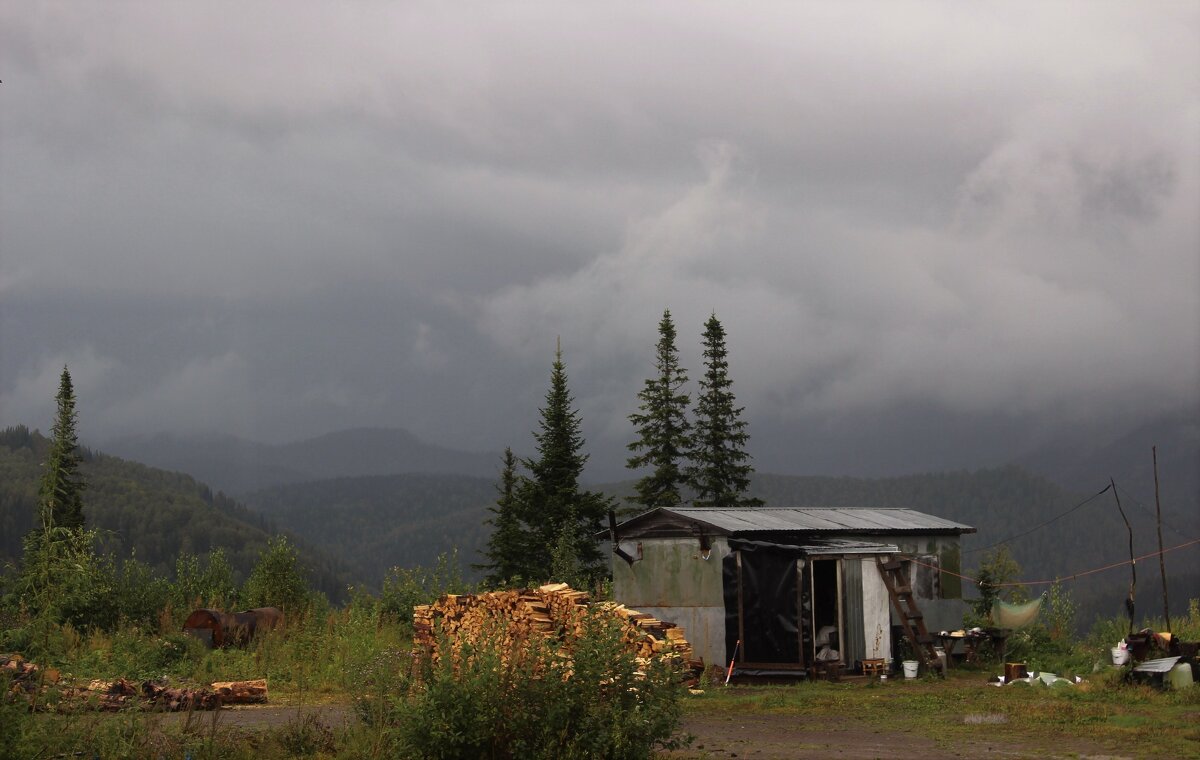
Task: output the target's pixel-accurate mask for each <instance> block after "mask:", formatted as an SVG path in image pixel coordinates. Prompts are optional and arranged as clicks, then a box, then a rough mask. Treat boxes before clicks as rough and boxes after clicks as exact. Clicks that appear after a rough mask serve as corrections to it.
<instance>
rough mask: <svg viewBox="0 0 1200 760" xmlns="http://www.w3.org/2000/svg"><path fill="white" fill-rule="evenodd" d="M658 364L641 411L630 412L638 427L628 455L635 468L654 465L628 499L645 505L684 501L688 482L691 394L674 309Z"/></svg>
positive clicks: (661, 335) (665, 322)
mask: <svg viewBox="0 0 1200 760" xmlns="http://www.w3.org/2000/svg"><path fill="white" fill-rule="evenodd" d="M655 351H656V353H655V361H654V367H655V369H656V370H657V371H658V374H657V376H655V377H652V378H647V380H646V383H645V385H644V386H643V388H642V390H641V391H640V392H639V393H638V399H639V400H640V401H641V404H640V405H639V406H638V409H639V411H638V412H636V413H634V414H631V415H629V421H630V422H632V423H633V425H634V427H635V428H636V429H637V440H635V441H633V442H632V443H630V444H629V450H630V451H631V452H633V456H631V457H630V458H629V459H628V460H627V461H626V466H627V467H628V468H629V469H631V470H636V469H641V468H644V467H649V468H651V471H650V472H649V473H647V474H646V475H645V476H643V477H642V478H641V479H639V480H638V481H637V483H636V484H635V485H634V488H635V490H636V495H634V496H631V497H629V501H630V502H632V503H634V504H637V505H639V506H641V507H643V508H645V509H655V508H657V507H674V506H678V505H679V504H680V502H682V501H683V497H682V489H683V487H684V485H685V484H686V482H687V476H686V473H685V458H686V457H687V452H688V449H689V448H690V447H691V445H692V443H691V425H690V423H689V422H688V417H687V410H688V404H689V403H690V400H691V399H690V398H689V396H688V394H686V393H683V392H681V389H682V388H683V386H684V385H685V384H686V383H687V380H688V377H687V370H685V369H684V368H683V367H681V366H679V351H678V350H677V349H676V348H675V324H674V323H673V322H672V321H671V312H670V311H669V310H664V311H663V316H662V320H661V321H660V322H659V323H658V345H657V347H656V349H655Z"/></svg>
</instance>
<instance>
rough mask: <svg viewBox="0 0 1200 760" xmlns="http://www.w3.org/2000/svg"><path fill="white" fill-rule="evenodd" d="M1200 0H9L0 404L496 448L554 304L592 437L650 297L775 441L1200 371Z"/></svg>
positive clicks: (1085, 409)
mask: <svg viewBox="0 0 1200 760" xmlns="http://www.w3.org/2000/svg"><path fill="white" fill-rule="evenodd" d="M1197 16H1198V13H1197V10H1196V8H1195V6H1194V4H1188V3H1154V4H1149V5H1139V6H1137V7H1133V6H1126V5H1121V4H1097V3H1087V4H1068V3H1062V4H1043V3H1031V4H1025V5H1014V4H1011V3H1003V4H995V5H983V4H972V5H962V4H942V3H891V2H889V3H882V2H880V3H854V4H834V3H811V4H781V5H765V6H760V8H759V12H756V13H753V14H749V13H744V12H742V11H741V10H739V9H735V8H733V7H730V6H726V5H722V4H703V3H686V4H654V5H652V6H646V5H644V4H628V5H622V4H610V5H608V6H606V7H605V8H603V9H595V8H585V7H582V6H580V7H574V8H573V7H563V6H561V5H542V4H527V5H511V4H509V5H503V6H497V5H490V4H481V5H478V6H469V5H468V6H461V5H454V6H446V5H441V4H421V3H415V4H409V3H404V4H398V3H377V4H376V3H358V4H353V5H350V6H327V7H320V6H306V7H303V8H297V7H296V6H295V5H294V4H284V3H278V4H274V3H259V4H253V5H250V6H246V5H244V4H210V3H206V4H184V3H179V4H175V3H160V4H131V5H113V4H107V3H97V4H83V3H63V4H56V3H39V4H26V5H24V6H18V5H8V6H5V7H4V8H3V9H0V67H2V69H3V70H2V72H0V79H3V82H4V83H3V85H2V87H0V97H2V98H3V101H2V105H3V113H2V115H0V119H2V122H0V124H2V129H3V131H2V132H0V136H2V142H0V162H2V163H0V170H2V171H3V181H2V184H0V224H2V227H0V230H2V232H0V235H2V236H3V237H2V238H0V242H2V244H3V254H2V257H0V318H2V319H3V323H2V324H0V351H2V352H3V356H2V359H3V361H0V417H2V419H3V421H4V422H6V423H8V422H14V421H26V422H30V423H31V424H40V425H45V424H46V421H47V420H48V418H49V398H48V397H49V396H51V395H52V393H53V387H54V380H53V378H54V377H55V376H56V374H57V372H58V370H59V369H61V366H62V364H63V363H68V364H69V365H70V366H71V368H72V372H73V373H74V374H76V376H77V386H78V387H79V388H80V393H81V400H82V401H84V404H83V406H84V408H85V409H86V410H87V416H88V417H89V418H90V422H89V424H90V425H91V426H92V430H93V431H95V433H96V434H97V435H111V434H118V433H124V432H136V431H138V430H159V429H171V430H179V431H186V430H196V429H215V430H230V431H233V432H238V433H241V434H244V435H249V436H251V437H257V438H261V439H269V440H277V439H281V438H289V437H295V436H301V435H306V434H312V433H319V432H323V431H325V430H329V429H334V428H339V427H347V426H350V425H358V424H394V425H398V426H406V427H409V428H411V429H413V430H414V431H415V432H417V433H418V434H421V435H425V436H427V437H430V438H433V439H435V440H437V441H439V442H443V443H449V444H453V445H461V446H469V447H472V448H488V449H496V448H499V447H501V446H503V445H505V444H507V443H513V444H514V445H517V446H518V447H519V448H520V447H523V446H524V445H525V443H526V442H527V433H528V430H529V428H530V427H532V423H533V414H534V410H535V409H536V407H537V405H538V403H539V402H540V399H541V394H542V392H543V390H544V387H545V382H546V374H547V372H548V365H549V361H550V359H551V354H552V351H553V346H554V342H555V339H556V338H557V337H558V336H561V337H562V339H563V343H564V347H565V348H566V355H567V360H568V366H569V369H570V371H571V373H572V384H573V387H574V389H575V392H576V396H577V398H578V401H579V404H580V406H581V408H582V410H583V414H584V419H585V421H586V422H587V427H588V430H587V433H588V435H589V437H590V438H591V439H592V443H593V448H594V449H595V450H596V452H597V453H596V456H595V461H597V463H598V464H600V465H603V466H607V467H611V468H616V467H619V464H620V462H621V452H622V448H621V447H622V445H623V443H624V442H625V440H626V439H627V438H628V436H629V431H628V423H627V421H626V419H625V416H626V415H627V414H628V413H629V411H631V407H632V405H633V403H634V394H635V393H636V391H637V389H638V387H639V385H640V382H641V379H642V378H643V377H645V375H646V374H647V372H648V371H649V362H650V349H651V346H652V345H653V341H654V334H653V331H654V325H655V324H656V322H657V318H658V316H659V315H660V314H661V311H662V309H663V308H664V307H670V308H671V309H672V311H673V313H674V314H675V316H676V320H677V323H678V325H679V332H680V338H681V349H682V350H683V353H684V358H685V363H687V365H688V366H690V367H693V368H695V367H697V366H698V363H699V362H698V346H697V345H696V344H697V342H698V341H697V338H698V334H699V329H700V325H701V323H702V321H703V319H704V318H705V317H706V316H707V315H708V314H709V313H710V312H711V311H713V310H716V311H717V313H718V314H719V316H720V317H721V318H722V320H723V322H724V323H725V325H726V327H727V329H728V331H729V342H730V348H731V351H732V359H733V367H734V372H735V381H736V383H737V386H736V387H737V390H738V392H739V398H740V399H741V400H742V401H743V403H745V404H746V406H747V414H748V415H750V418H751V421H752V424H758V425H759V427H760V428H761V430H762V436H761V437H760V438H757V439H756V444H757V445H758V446H760V447H761V448H762V450H763V451H764V452H766V451H767V450H772V451H774V450H775V449H779V448H782V449H787V448H788V447H792V448H793V449H796V446H795V444H794V443H791V441H792V440H794V437H795V436H794V433H793V432H789V431H795V430H804V429H825V430H827V431H832V432H829V433H828V435H827V438H829V439H830V440H832V439H833V438H839V437H840V438H841V439H844V440H845V441H846V444H845V446H846V447H848V448H846V449H845V450H852V449H853V443H852V442H853V441H854V440H859V439H861V437H862V436H864V435H867V436H869V435H870V433H869V431H870V429H871V421H872V420H876V421H879V420H883V419H885V418H886V419H887V420H888V422H887V424H886V425H882V423H878V424H880V425H881V427H887V429H888V431H890V432H888V433H887V435H888V436H891V435H895V436H897V437H900V438H903V437H904V436H905V434H906V432H907V433H908V434H909V437H910V439H912V440H915V439H916V438H917V437H921V438H922V439H925V440H929V441H930V442H931V443H930V445H929V446H928V447H925V448H922V447H920V446H915V445H913V446H910V448H909V450H910V451H926V452H928V453H927V459H928V461H927V464H926V466H939V463H942V462H948V461H950V460H951V459H954V461H955V462H956V463H960V462H961V463H969V462H970V460H971V457H972V452H973V453H974V455H975V457H976V460H975V461H977V462H984V461H988V460H990V459H992V458H994V456H995V451H997V450H1002V449H1003V448H1004V447H1005V446H1006V445H1014V446H1015V445H1019V444H1022V443H1024V442H1022V441H1020V440H1019V439H1020V438H1021V436H1022V435H1023V434H1024V433H1023V432H1022V431H1029V430H1032V429H1035V428H1036V429H1046V428H1048V427H1054V426H1056V425H1060V426H1061V425H1068V426H1069V425H1084V424H1086V425H1096V424H1101V423H1103V425H1107V426H1109V427H1119V426H1120V424H1123V423H1125V422H1128V421H1131V420H1135V419H1138V418H1140V417H1142V416H1145V415H1151V414H1158V413H1161V412H1163V411H1169V410H1172V409H1177V408H1182V407H1187V406H1189V405H1193V406H1194V405H1195V404H1196V403H1197V387H1198V386H1200V295H1198V294H1200V256H1197V254H1196V251H1197V250H1200V229H1198V228H1200V221H1198V215H1197V211H1196V209H1197V208H1200V146H1198V143H1200V138H1198V137H1197V135H1200V96H1198V93H1200V83H1198V76H1200V75H1197V73H1196V72H1197V71H1200V43H1198V42H1197V40H1198V39H1200V31H1198V30H1200V22H1198V18H1197ZM693 374H696V372H694V373H693ZM915 409H919V410H921V412H920V414H914V413H912V412H911V410H915ZM756 420H757V421H758V422H757V423H756V422H755V421H756ZM1098 421H1099V422H1098ZM915 425H920V426H922V427H923V428H925V429H926V430H924V431H922V432H921V433H920V435H919V436H918V435H917V434H916V433H914V432H913V426H915ZM973 427H974V428H975V429H981V430H983V429H986V430H989V431H991V435H992V438H991V440H990V442H989V443H987V444H986V445H985V444H984V443H982V442H981V443H979V444H978V445H977V446H974V447H972V446H971V445H969V435H968V432H967V431H969V430H971V429H972V428H973ZM929 429H933V430H937V429H941V430H943V431H945V434H944V435H943V436H942V437H943V439H944V440H953V441H955V442H959V441H965V442H964V443H961V444H959V443H956V444H955V446H954V447H953V448H954V451H955V452H958V453H961V456H959V457H957V458H955V457H951V456H949V454H948V453H947V449H946V447H945V446H944V445H941V444H938V443H937V442H936V441H935V440H934V439H936V438H937V436H936V435H933V434H929V433H928V432H927V430H929ZM837 431H841V432H837ZM864 431H868V432H864ZM955 431H959V432H955ZM876 432H877V433H878V431H876ZM960 433H961V434H960ZM878 437H879V436H878V435H876V438H878ZM997 441H1000V442H999V443H998V442H997ZM876 448H878V447H876ZM868 449H869V447H863V448H862V450H863V451H867V450H868ZM869 450H870V451H872V452H873V453H871V454H870V456H868V457H867V459H869V460H870V461H868V462H864V463H862V464H861V467H860V466H859V465H853V466H852V465H850V464H847V465H846V468H847V469H850V468H852V467H853V468H855V469H859V470H860V471H868V470H870V469H871V467H872V466H873V465H872V464H871V463H872V462H874V463H875V465H876V466H877V467H878V468H879V469H891V468H893V467H894V466H896V461H895V460H894V457H889V455H888V454H887V452H885V451H876V450H875V449H869ZM818 455H819V452H818V451H817V450H813V451H811V452H809V456H810V458H819V457H818ZM761 458H762V459H763V460H764V462H765V463H767V462H769V463H770V465H771V466H772V467H776V466H778V467H783V466H784V464H783V463H784V462H785V461H786V457H778V456H771V455H766V454H765V453H764V455H763V456H762V457H761ZM906 463H907V460H906ZM913 466H914V467H916V466H918V465H916V464H914V465H913ZM829 467H830V469H838V468H836V467H834V466H833V465H830V466H829ZM800 469H804V468H800Z"/></svg>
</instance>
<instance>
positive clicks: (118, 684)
mask: <svg viewBox="0 0 1200 760" xmlns="http://www.w3.org/2000/svg"><path fill="white" fill-rule="evenodd" d="M0 669H2V670H5V671H8V672H9V673H10V674H11V678H12V683H11V686H10V689H9V694H8V697H9V698H13V697H20V698H23V699H25V700H26V701H27V702H29V704H30V707H31V708H36V709H46V708H47V707H53V708H54V709H56V710H58V711H60V712H68V711H73V710H99V711H101V712H116V711H119V710H125V709H128V708H133V707H136V708H139V709H143V710H159V711H164V712H180V711H183V710H217V709H220V707H221V705H223V704H226V705H228V704H259V703H263V702H266V701H267V682H266V680H265V679H263V680H257V681H228V682H222V683H214V684H213V685H212V689H211V690H210V689H184V688H172V687H170V686H168V685H167V684H166V683H163V682H158V681H143V682H141V683H140V684H138V683H136V682H134V681H130V680H128V679H125V678H118V679H116V680H113V681H100V680H95V681H91V682H89V683H88V684H87V685H81V686H76V685H64V684H62V677H61V674H60V673H59V672H58V671H57V670H56V669H54V668H46V669H45V672H44V673H42V672H41V671H42V669H41V668H40V667H39V666H38V665H36V664H34V663H31V662H26V661H25V660H24V659H23V658H22V657H21V656H20V655H0ZM51 689H53V690H54V693H53V699H52V700H51V699H47V696H49V694H48V692H49V691H50V690H51Z"/></svg>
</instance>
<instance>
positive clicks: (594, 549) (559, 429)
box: [517, 348, 611, 578]
mask: <svg viewBox="0 0 1200 760" xmlns="http://www.w3.org/2000/svg"><path fill="white" fill-rule="evenodd" d="M572 402H573V399H572V398H571V393H570V391H569V390H568V388H567V372H566V367H565V365H564V364H563V361H562V349H561V348H558V349H556V351H555V354H554V364H553V367H552V370H551V373H550V390H548V391H547V392H546V405H545V406H544V407H543V408H542V409H541V419H540V421H539V423H538V430H536V431H534V433H533V437H534V440H535V441H536V442H537V456H536V457H534V458H529V459H526V460H524V461H523V464H524V466H525V468H526V469H527V470H528V471H529V477H526V478H522V479H521V483H520V486H519V487H518V491H517V493H518V517H519V518H520V520H521V522H522V523H523V524H524V532H525V535H526V544H525V547H526V550H525V551H524V552H523V555H522V557H521V558H520V566H519V569H520V572H519V573H518V574H519V575H521V576H523V577H525V578H540V577H544V576H545V574H546V573H547V571H549V570H551V569H552V568H553V566H554V557H553V554H554V550H555V547H559V546H560V545H561V544H562V542H563V541H564V540H569V541H570V542H573V543H574V553H575V556H576V558H577V560H578V562H579V573H580V575H581V576H582V577H586V578H593V577H598V576H599V575H600V574H602V573H603V572H604V568H603V555H602V554H601V552H600V549H599V547H598V546H597V545H596V542H595V541H594V540H593V539H592V536H593V535H594V534H595V533H596V532H597V531H599V530H600V526H601V523H602V520H603V519H604V516H605V514H606V513H607V512H608V510H609V508H610V507H611V502H610V501H609V499H607V498H606V497H604V496H602V495H600V494H597V493H593V492H591V491H585V490H581V489H580V487H579V476H580V475H581V474H582V473H583V466H584V464H585V463H586V462H587V455H586V454H584V453H583V444H584V440H583V436H582V435H581V433H580V427H581V423H580V421H579V413H578V412H576V411H575V410H574V409H572V408H571V404H572ZM568 526H569V527H570V528H571V529H570V530H567V529H566V528H567V527H568ZM564 535H565V536H567V537H568V538H567V539H564V538H563V537H564Z"/></svg>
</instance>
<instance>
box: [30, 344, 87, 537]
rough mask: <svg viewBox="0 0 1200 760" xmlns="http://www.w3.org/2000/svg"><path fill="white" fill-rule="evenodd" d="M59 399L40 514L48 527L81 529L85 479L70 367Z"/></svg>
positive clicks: (40, 493)
mask: <svg viewBox="0 0 1200 760" xmlns="http://www.w3.org/2000/svg"><path fill="white" fill-rule="evenodd" d="M55 401H56V402H57V404H58V412H57V414H56V415H55V418H54V426H53V427H52V428H51V429H50V451H49V453H48V454H47V456H46V465H45V469H44V470H43V472H42V482H41V485H40V487H39V489H38V512H39V514H38V517H39V518H40V522H41V525H42V528H43V529H44V530H48V529H50V528H55V527H58V528H67V529H68V530H77V531H81V530H83V527H84V520H83V489H84V482H83V478H82V477H81V476H80V474H79V464H80V462H81V461H82V457H81V456H80V453H79V437H78V434H77V433H76V430H75V426H76V422H77V416H76V411H75V389H74V387H73V386H72V384H71V373H70V372H68V371H67V368H66V367H63V371H62V376H61V377H60V378H59V383H58V395H57V396H55Z"/></svg>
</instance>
